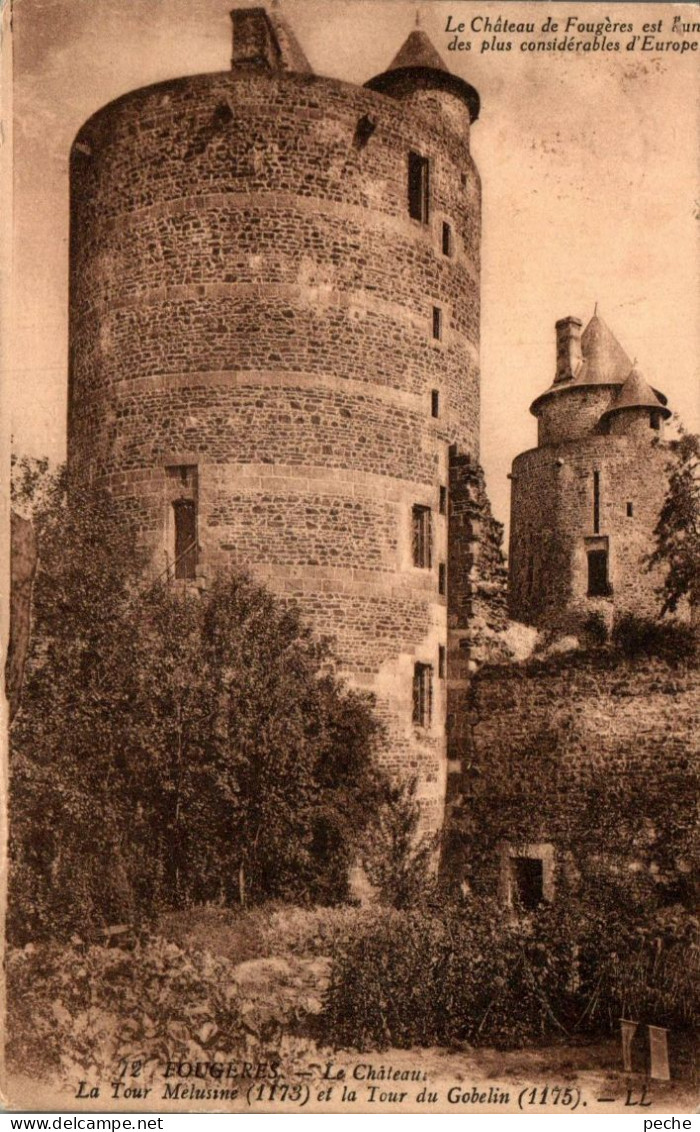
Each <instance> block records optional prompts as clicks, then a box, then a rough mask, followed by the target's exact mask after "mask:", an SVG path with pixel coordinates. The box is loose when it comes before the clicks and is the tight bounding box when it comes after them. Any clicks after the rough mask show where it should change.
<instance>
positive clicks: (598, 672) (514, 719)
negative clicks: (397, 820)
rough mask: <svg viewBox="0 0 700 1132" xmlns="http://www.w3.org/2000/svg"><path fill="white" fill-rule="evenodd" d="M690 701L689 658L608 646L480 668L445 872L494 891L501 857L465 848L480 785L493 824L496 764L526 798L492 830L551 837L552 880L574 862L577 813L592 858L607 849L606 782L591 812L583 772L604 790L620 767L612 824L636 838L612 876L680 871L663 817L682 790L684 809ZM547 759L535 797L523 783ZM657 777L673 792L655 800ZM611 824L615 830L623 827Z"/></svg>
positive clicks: (693, 679) (692, 670)
mask: <svg viewBox="0 0 700 1132" xmlns="http://www.w3.org/2000/svg"><path fill="white" fill-rule="evenodd" d="M699 699H700V674H699V672H698V668H697V664H696V663H695V662H693V661H692V660H690V659H689V660H686V661H682V662H679V663H677V664H673V665H671V664H669V663H668V662H667V661H665V660H662V659H660V658H656V659H650V658H643V659H639V658H637V659H625V658H624V657H621V656H620V655H619V654H614V653H611V652H609V651H608V650H601V651H596V650H594V651H592V652H588V653H574V654H570V655H568V656H557V657H552V658H551V659H549V660H545V661H530V662H527V663H523V664H504V665H498V666H496V665H494V666H487V667H484V668H482V669H481V670H480V671H479V672H478V673H477V674H476V675H475V676H474V678H473V680H472V682H471V688H470V694H469V700H468V708H469V716H470V727H469V733H468V737H467V740H466V744H465V749H464V757H463V762H464V770H463V775H462V800H461V807H460V811H459V813H458V814H457V815H455V821H456V822H457V823H461V831H462V835H463V841H462V844H461V846H460V847H459V850H457V848H456V845H457V842H458V841H459V837H458V831H456V830H453V834H454V837H453V852H452V858H451V869H452V875H453V876H454V877H456V878H457V879H459V878H460V876H461V877H464V876H467V877H470V878H471V881H472V882H473V883H474V884H475V886H476V887H477V888H482V889H484V890H487V891H488V890H489V886H490V888H491V891H494V892H495V891H496V887H497V886H498V884H499V883H500V881H499V876H500V872H501V866H502V862H501V860H500V857H499V852H498V848H497V845H494V846H493V847H492V849H493V851H492V852H490V853H489V854H486V856H485V857H483V858H482V859H480V860H479V863H478V865H477V864H476V852H475V850H474V849H471V850H470V844H471V842H470V838H471V837H473V836H474V833H473V831H472V832H470V811H473V809H474V798H475V796H476V795H477V794H479V793H480V792H481V795H482V799H483V804H484V806H488V805H489V799H490V804H491V811H492V818H493V823H494V825H493V828H495V823H496V822H498V820H499V816H500V814H499V812H498V811H499V804H498V800H499V789H500V788H502V786H503V783H502V781H501V782H499V778H498V771H497V770H496V769H495V768H496V767H501V768H502V767H503V766H507V765H510V766H511V767H512V768H514V770H513V779H514V782H515V790H517V792H518V794H519V795H520V796H521V797H522V799H528V804H529V805H530V807H531V808H529V809H528V810H527V811H526V812H522V810H521V811H520V812H519V813H518V812H514V819H515V820H514V822H513V827H512V828H508V825H507V822H505V823H504V826H503V828H501V829H499V830H498V836H497V837H496V838H495V840H496V841H498V840H499V839H500V838H507V837H513V839H514V840H515V841H518V840H520V839H522V840H524V841H525V842H529V843H532V844H538V845H540V846H541V845H547V844H550V845H553V846H554V867H555V875H554V882H555V890H556V884H557V870H559V881H560V880H561V877H562V873H561V870H562V869H564V870H566V869H567V868H569V870H570V873H569V880H571V879H572V873H573V876H574V877H575V875H576V872H577V868H580V867H581V866H582V864H583V862H582V861H581V860H578V861H576V859H575V854H574V858H573V859H572V857H571V854H570V852H569V837H570V831H571V828H572V826H575V824H576V821H577V820H578V821H579V822H580V821H581V820H583V821H584V823H585V824H586V826H587V828H588V830H589V838H588V847H587V852H588V853H589V854H590V856H591V857H595V856H596V855H598V854H600V855H602V856H605V855H606V854H607V853H608V852H609V851H610V849H611V847H612V845H613V842H614V834H615V832H616V831H615V830H613V834H612V836H611V835H610V833H609V832H608V830H607V829H606V828H605V820H604V812H603V811H604V810H605V809H606V807H607V805H608V799H607V798H606V790H605V789H603V790H602V792H601V795H600V807H599V809H598V810H597V812H595V811H594V812H592V813H591V812H590V810H589V809H585V810H584V806H590V799H589V798H587V797H586V793H585V789H584V787H585V784H586V781H587V776H588V775H589V772H590V771H591V770H594V771H596V770H597V771H602V772H603V777H604V781H608V783H609V788H610V793H611V795H612V796H613V797H614V795H615V790H616V788H617V786H618V783H619V780H620V779H621V778H622V777H623V776H624V780H625V784H626V789H630V788H631V789H632V790H633V792H634V798H635V801H634V804H633V805H631V806H630V807H629V808H628V810H627V813H626V814H623V815H622V819H621V823H620V824H621V827H623V826H624V825H625V823H626V822H627V821H628V822H629V826H630V828H632V829H634V830H636V831H637V836H635V838H634V842H633V845H632V848H631V851H630V852H629V854H628V856H627V857H626V859H625V860H624V861H623V860H620V861H617V862H616V865H617V866H618V868H619V869H621V870H622V872H621V875H622V876H623V877H628V878H629V881H630V883H633V881H634V880H635V878H636V877H637V876H638V875H639V876H646V878H647V879H651V881H652V882H658V883H663V884H667V885H669V884H672V883H673V882H674V881H677V880H678V879H679V878H680V879H681V880H682V879H683V878H684V877H685V878H688V877H689V875H690V869H691V865H692V861H691V860H689V859H687V858H685V857H681V856H679V857H678V858H677V859H676V858H675V857H673V854H671V856H670V857H669V854H668V853H667V851H666V850H667V847H666V845H665V836H666V828H667V826H666V824H665V823H666V822H668V825H669V826H670V825H671V823H672V822H673V821H674V820H675V818H676V813H675V810H676V807H677V806H678V803H679V800H682V799H681V796H684V797H685V798H686V799H687V802H688V810H689V811H690V810H692V805H693V798H694V797H695V790H696V786H697V771H698V743H697V734H696V731H697V711H698V703H699ZM545 759H548V760H550V761H549V762H545ZM552 759H553V760H554V766H555V767H561V768H562V774H561V775H559V773H558V771H557V770H556V769H554V770H552V771H551V773H548V776H547V782H546V785H545V786H544V787H543V790H542V793H541V795H540V796H539V797H538V799H537V801H536V803H534V804H533V800H532V792H531V791H530V790H529V784H530V783H531V782H532V781H535V782H537V781H540V782H541V778H542V768H543V767H544V766H551V765H552V763H551V760H552ZM662 776H663V777H662ZM519 782H520V783H521V784H520V785H518V783H519ZM659 782H666V783H674V786H673V791H669V794H668V796H667V797H664V798H661V799H660V800H659V798H653V797H652V796H653V792H654V789H655V786H656V785H657V784H658V783H659ZM577 783H579V784H580V786H581V789H577V786H576V784H577ZM650 791H651V794H650ZM659 803H660V804H659ZM579 811H580V812H579ZM502 812H503V811H502V810H501V814H502ZM650 814H653V818H650V817H649V815H650ZM664 815H666V817H664ZM516 826H517V830H518V834H519V836H517V837H516V836H514V834H515V829H516ZM521 831H522V833H521ZM691 831H692V826H691ZM621 832H622V833H623V835H624V829H622V828H621ZM596 837H597V840H596ZM478 849H479V846H476V850H478Z"/></svg>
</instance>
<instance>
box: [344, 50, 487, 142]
mask: <svg viewBox="0 0 700 1132" xmlns="http://www.w3.org/2000/svg"><path fill="white" fill-rule="evenodd" d="M407 85H408V86H409V88H410V87H411V86H414V87H415V88H416V89H425V88H428V89H433V90H445V91H449V93H450V94H454V95H456V96H457V98H461V100H462V102H465V103H466V104H467V106H468V107H469V117H470V119H471V121H472V122H475V121H476V119H477V118H478V117H479V107H480V99H479V94H478V91H476V90H474V87H473V86H470V85H469V83H467V82H465V81H464V79H460V78H458V77H457V75H453V74H452V72H451V71H450V70H449V69H448V67H447V66H446V64H445V62H444V60H443V59H442V57H441V55H440V52H439V51H438V50H437V49H436V47H435V46H434V45H433V43H431V41H430V39H429V37H428V36H427V35H426V33H425V32H424V31H423V30H422V29H421V28H414V29H413V31H412V32H411V33H410V34H409V35H408V37H407V38H406V39H405V41H404V43H403V45H402V46H401V47H400V48H399V50H398V51H397V53H396V55H395V56H394V58H393V59H392V60H391V63H390V64H389V66H388V67H387V69H386V71H382V73H381V74H380V75H375V77H374V78H373V79H370V80H369V82H366V83H365V86H366V87H367V88H368V89H369V90H378V91H381V92H382V94H388V95H389V96H390V97H392V96H393V97H397V98H401V97H402V96H404V95H405V93H406V87H407Z"/></svg>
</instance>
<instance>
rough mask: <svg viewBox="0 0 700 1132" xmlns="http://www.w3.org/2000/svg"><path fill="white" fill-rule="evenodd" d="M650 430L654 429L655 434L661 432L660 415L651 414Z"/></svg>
mask: <svg viewBox="0 0 700 1132" xmlns="http://www.w3.org/2000/svg"><path fill="white" fill-rule="evenodd" d="M649 428H653V429H654V431H655V432H658V431H659V430H660V428H661V415H660V414H659V413H650V414H649Z"/></svg>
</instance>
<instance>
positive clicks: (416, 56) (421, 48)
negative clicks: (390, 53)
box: [387, 28, 447, 71]
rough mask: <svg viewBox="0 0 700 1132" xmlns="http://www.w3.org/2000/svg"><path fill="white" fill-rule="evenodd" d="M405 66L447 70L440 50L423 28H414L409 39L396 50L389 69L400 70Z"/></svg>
mask: <svg viewBox="0 0 700 1132" xmlns="http://www.w3.org/2000/svg"><path fill="white" fill-rule="evenodd" d="M403 67H429V68H430V69H431V70H434V71H446V70H447V67H446V66H445V63H444V62H443V59H442V57H441V55H440V52H439V51H438V50H437V48H436V47H434V46H433V44H432V43H431V41H430V39H429V38H428V36H427V35H426V34H425V32H424V31H423V29H422V28H414V29H413V31H412V32H411V34H410V35H409V37H408V39H406V40H405V41H404V43H403V45H402V46H401V47H400V48H399V50H398V51H397V52H396V54H395V56H394V58H393V59H392V60H391V63H390V64H389V66H388V67H387V71H400V70H402V68H403Z"/></svg>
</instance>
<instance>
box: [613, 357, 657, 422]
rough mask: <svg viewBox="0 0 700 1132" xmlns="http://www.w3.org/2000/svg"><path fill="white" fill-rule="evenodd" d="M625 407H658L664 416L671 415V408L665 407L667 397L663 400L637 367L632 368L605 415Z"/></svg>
mask: <svg viewBox="0 0 700 1132" xmlns="http://www.w3.org/2000/svg"><path fill="white" fill-rule="evenodd" d="M624 409H657V410H658V411H659V412H660V413H661V414H662V415H663V416H664V417H670V416H671V410H670V409H667V408H666V407H665V398H664V400H663V401H662V400H661V398H660V397H659V396H658V395H657V394H656V393H655V392H654V390H653V389H652V387H651V386H650V385H649V384H648V383H647V382H646V381H645V380H644V378H643V377H642V375H641V373H640V372H639V370H638V369H636V367H633V368H632V370H631V371H630V373H629V376H628V377H627V380H626V381H625V383H624V385H623V386H622V388H621V389H620V391H619V393H618V394H617V396H616V398H615V400H614V401H613V403H612V405H611V406H610V408H609V409H607V410H606V412H605V413H603V416H604V417H607V416H608V415H609V414H610V413H618V412H620V411H622V410H624Z"/></svg>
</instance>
